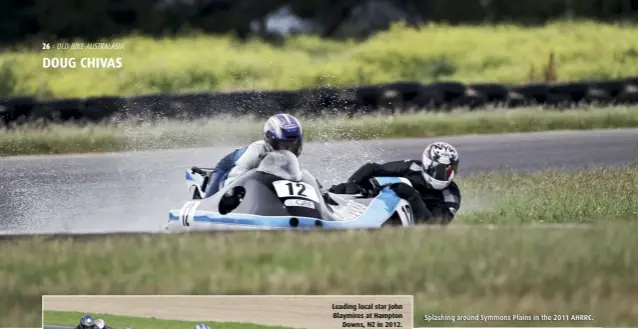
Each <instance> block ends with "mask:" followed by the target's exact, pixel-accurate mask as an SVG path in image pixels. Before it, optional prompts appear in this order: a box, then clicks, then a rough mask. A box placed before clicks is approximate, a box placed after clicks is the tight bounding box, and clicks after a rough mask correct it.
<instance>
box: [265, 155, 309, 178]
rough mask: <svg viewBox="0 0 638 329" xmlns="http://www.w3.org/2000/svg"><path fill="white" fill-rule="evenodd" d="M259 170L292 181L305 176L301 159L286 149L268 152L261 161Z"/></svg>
mask: <svg viewBox="0 0 638 329" xmlns="http://www.w3.org/2000/svg"><path fill="white" fill-rule="evenodd" d="M257 171H261V172H265V173H267V174H271V175H275V176H277V177H281V178H283V179H287V180H292V181H299V180H301V178H302V177H303V172H302V171H301V166H300V165H299V159H297V157H296V156H295V155H294V154H293V153H292V152H290V151H285V150H282V151H273V152H270V153H268V155H266V157H264V159H263V160H261V163H259V167H257Z"/></svg>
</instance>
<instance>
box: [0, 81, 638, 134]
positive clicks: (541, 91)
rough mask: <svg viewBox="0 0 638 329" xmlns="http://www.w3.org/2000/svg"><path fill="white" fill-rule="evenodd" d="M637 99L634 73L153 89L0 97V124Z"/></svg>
mask: <svg viewBox="0 0 638 329" xmlns="http://www.w3.org/2000/svg"><path fill="white" fill-rule="evenodd" d="M637 103H638V77H633V78H624V79H617V80H610V81H583V82H568V83H554V84H523V85H503V84H496V83H476V84H464V83H460V82H437V83H433V84H427V85H424V84H420V83H417V82H395V83H389V84H380V85H368V86H359V87H348V88H326V87H319V88H312V89H302V90H296V91H240V92H229V93H197V94H176V95H171V94H157V95H144V96H135V97H91V98H85V99H62V100H52V101H37V100H36V99H34V98H30V97H22V98H13V99H5V100H2V101H1V102H0V118H1V121H0V124H4V126H5V127H13V126H16V125H19V124H21V123H28V122H33V121H36V122H42V121H44V122H68V121H76V122H78V121H79V122H100V121H104V120H122V119H132V118H141V119H145V120H149V119H150V120H152V119H157V118H162V119H195V118H202V117H212V116H216V115H232V116H241V115H253V116H255V117H259V118H261V117H267V116H270V115H272V114H274V113H279V112H291V113H298V112H302V113H304V115H306V116H321V115H330V114H343V115H354V114H366V113H379V112H387V113H395V114H398V113H401V112H405V111H408V110H414V109H423V110H428V111H448V110H451V109H454V108H469V109H471V110H480V109H484V108H493V107H506V108H518V107H524V106H544V107H547V108H551V109H556V110H561V109H566V108H573V107H579V106H586V107H592V106H597V107H598V106H613V105H629V104H637Z"/></svg>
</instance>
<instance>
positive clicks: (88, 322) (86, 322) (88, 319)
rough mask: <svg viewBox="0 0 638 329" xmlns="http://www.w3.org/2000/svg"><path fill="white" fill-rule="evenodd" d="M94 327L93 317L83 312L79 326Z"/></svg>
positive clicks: (83, 328) (88, 328) (82, 327)
mask: <svg viewBox="0 0 638 329" xmlns="http://www.w3.org/2000/svg"><path fill="white" fill-rule="evenodd" d="M94 327H95V321H93V317H92V316H91V315H90V314H84V315H82V317H81V318H80V328H81V329H92V328H94Z"/></svg>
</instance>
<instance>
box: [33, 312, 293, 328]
mask: <svg viewBox="0 0 638 329" xmlns="http://www.w3.org/2000/svg"><path fill="white" fill-rule="evenodd" d="M83 314H84V313H81V312H58V311H44V321H43V322H44V324H46V325H56V326H68V327H71V328H73V327H75V326H77V324H78V321H79V320H80V318H81V317H82V315H83ZM91 315H92V316H93V318H94V319H103V320H104V321H105V322H106V325H107V326H109V327H111V328H114V329H122V328H124V327H129V328H132V329H193V328H195V326H196V325H197V324H199V323H205V324H207V325H208V326H209V327H210V329H292V328H287V327H272V326H262V325H257V324H250V323H233V322H211V321H177V320H162V319H156V318H139V317H131V316H119V315H113V314H96V313H92V314H91Z"/></svg>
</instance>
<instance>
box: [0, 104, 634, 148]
mask: <svg viewBox="0 0 638 329" xmlns="http://www.w3.org/2000/svg"><path fill="white" fill-rule="evenodd" d="M303 124H304V127H305V130H306V136H307V137H306V138H307V140H311V141H312V140H314V141H325V140H344V139H359V140H362V139H376V138H402V137H434V136H449V135H465V134H488V133H505V132H533V131H547V130H563V129H596V128H628V127H638V107H635V106H634V107H612V108H592V109H580V110H565V111H551V110H550V111H547V110H542V109H540V108H528V109H516V110H486V111H476V112H467V111H455V112H453V113H432V112H425V113H424V112H421V113H414V114H404V115H397V116H389V115H376V116H361V117H356V118H353V119H349V118H346V117H330V118H329V119H307V120H303ZM262 127H263V122H262V121H257V120H253V119H250V118H243V119H238V118H231V119H230V120H229V119H228V118H225V117H218V118H215V119H209V120H198V121H194V122H188V123H187V122H178V121H170V120H168V121H163V122H159V123H157V124H150V123H145V124H141V125H134V124H131V123H122V124H119V125H112V124H101V125H89V126H83V127H80V126H77V125H71V124H67V125H54V126H50V127H48V128H46V129H42V128H40V127H26V128H19V129H14V130H0V156H9V155H21V154H59V153H84V152H111V151H129V150H147V149H157V148H178V147H197V146H215V145H217V146H220V145H228V144H234V143H245V142H248V141H252V140H255V139H259V138H261V136H262V134H261V132H262V129H263V128H262Z"/></svg>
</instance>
